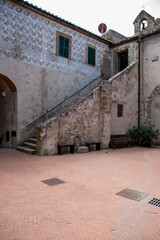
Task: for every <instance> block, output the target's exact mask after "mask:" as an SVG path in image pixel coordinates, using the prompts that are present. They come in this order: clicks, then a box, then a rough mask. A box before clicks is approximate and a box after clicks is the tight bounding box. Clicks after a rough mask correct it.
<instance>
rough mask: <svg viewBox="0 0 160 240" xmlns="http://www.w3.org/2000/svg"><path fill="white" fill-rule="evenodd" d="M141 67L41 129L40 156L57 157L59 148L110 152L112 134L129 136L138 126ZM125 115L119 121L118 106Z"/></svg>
mask: <svg viewBox="0 0 160 240" xmlns="http://www.w3.org/2000/svg"><path fill="white" fill-rule="evenodd" d="M137 87H138V79H137V63H133V64H131V65H130V66H129V67H127V68H126V69H125V70H123V71H122V72H121V73H118V74H117V75H116V76H114V77H113V78H111V79H110V80H108V81H104V82H102V83H101V85H100V86H99V87H98V88H96V89H94V90H93V91H92V92H91V93H90V94H88V95H87V96H85V97H83V98H82V99H80V100H79V101H77V102H76V103H75V104H73V105H72V106H70V107H69V108H68V109H67V110H66V111H64V112H63V113H62V114H60V115H58V116H57V117H56V118H52V119H50V120H49V121H47V122H46V123H43V124H39V125H38V126H37V154H38V155H40V156H42V155H52V154H57V145H58V144H60V145H65V144H75V143H76V139H77V138H78V139H79V142H80V145H82V146H83V145H84V146H85V145H86V143H87V142H100V143H101V148H107V147H108V144H109V142H110V135H111V134H125V133H126V132H127V130H128V128H131V127H133V125H136V124H137V106H138V97H137V91H138V90H137V89H138V88H137ZM119 103H120V104H123V106H124V115H123V117H121V118H118V117H117V104H119Z"/></svg>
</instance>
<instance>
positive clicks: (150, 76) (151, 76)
mask: <svg viewBox="0 0 160 240" xmlns="http://www.w3.org/2000/svg"><path fill="white" fill-rule="evenodd" d="M142 44H143V45H142V46H143V89H144V93H143V96H144V99H146V98H147V97H149V96H150V94H151V92H152V91H153V89H154V88H155V87H156V86H157V85H159V84H160V34H158V35H155V36H152V37H149V38H146V39H144V40H143V43H142Z"/></svg>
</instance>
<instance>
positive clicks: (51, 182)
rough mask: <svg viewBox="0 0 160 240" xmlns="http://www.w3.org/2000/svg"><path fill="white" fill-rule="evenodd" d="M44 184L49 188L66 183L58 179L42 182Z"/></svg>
mask: <svg viewBox="0 0 160 240" xmlns="http://www.w3.org/2000/svg"><path fill="white" fill-rule="evenodd" d="M42 182H43V183H45V184H47V185H48V186H55V185H58V184H62V183H65V182H64V181H62V180H60V179H58V178H50V179H46V180H43V181H42Z"/></svg>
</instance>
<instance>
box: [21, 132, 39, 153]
mask: <svg viewBox="0 0 160 240" xmlns="http://www.w3.org/2000/svg"><path fill="white" fill-rule="evenodd" d="M36 142H37V139H36V136H33V137H32V138H29V139H28V140H27V141H25V142H23V143H22V145H21V146H17V150H18V151H21V152H25V153H28V154H32V155H33V154H35V153H36Z"/></svg>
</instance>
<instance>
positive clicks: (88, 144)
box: [86, 142, 100, 152]
mask: <svg viewBox="0 0 160 240" xmlns="http://www.w3.org/2000/svg"><path fill="white" fill-rule="evenodd" d="M93 144H95V145H96V150H97V151H100V143H99V142H88V143H86V146H87V147H88V151H89V152H90V151H91V145H93Z"/></svg>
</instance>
